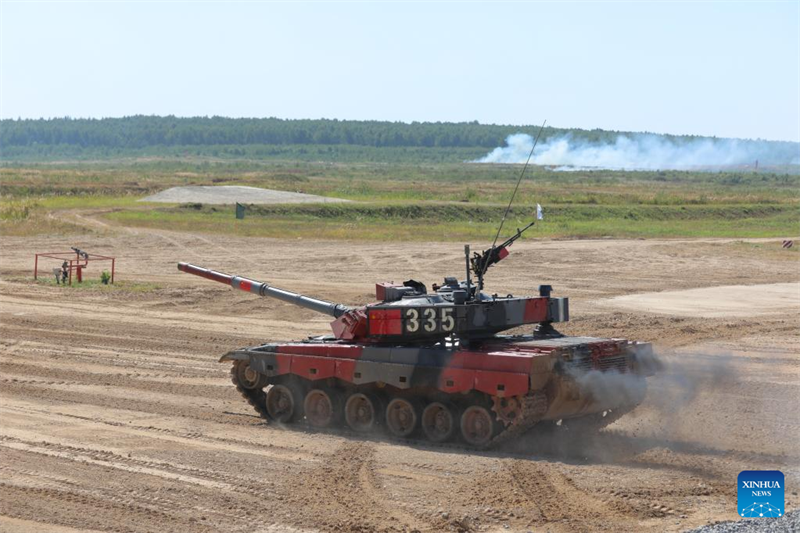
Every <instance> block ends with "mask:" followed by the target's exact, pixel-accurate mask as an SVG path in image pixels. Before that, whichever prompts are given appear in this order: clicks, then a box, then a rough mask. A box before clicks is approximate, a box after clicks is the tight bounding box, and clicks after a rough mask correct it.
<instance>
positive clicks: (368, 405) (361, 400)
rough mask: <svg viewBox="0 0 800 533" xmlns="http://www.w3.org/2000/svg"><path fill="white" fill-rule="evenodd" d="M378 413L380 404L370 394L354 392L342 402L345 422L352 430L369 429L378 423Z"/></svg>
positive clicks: (362, 430) (363, 430)
mask: <svg viewBox="0 0 800 533" xmlns="http://www.w3.org/2000/svg"><path fill="white" fill-rule="evenodd" d="M380 414H381V413H380V404H379V403H378V400H377V399H376V398H375V397H374V396H372V395H368V394H363V393H360V392H356V393H353V394H351V395H350V396H349V397H348V398H347V402H345V404H344V419H345V422H347V425H348V426H350V428H351V429H353V430H354V431H359V432H365V431H371V430H372V429H374V428H375V426H377V425H378V419H379V418H380Z"/></svg>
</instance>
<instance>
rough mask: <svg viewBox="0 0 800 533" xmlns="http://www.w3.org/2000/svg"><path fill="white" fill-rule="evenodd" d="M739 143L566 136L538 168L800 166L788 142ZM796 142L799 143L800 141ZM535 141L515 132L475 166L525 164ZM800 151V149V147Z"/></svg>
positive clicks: (550, 142)
mask: <svg viewBox="0 0 800 533" xmlns="http://www.w3.org/2000/svg"><path fill="white" fill-rule="evenodd" d="M779 144H780V145H781V146H780V147H776V145H775V144H774V143H770V142H767V141H742V140H737V139H708V138H705V139H692V140H688V141H681V142H675V141H673V140H671V139H669V138H665V137H661V136H658V135H650V134H641V135H635V136H629V135H618V136H617V137H616V139H615V140H614V142H608V143H590V142H587V141H582V140H580V139H575V138H574V137H573V136H572V135H569V134H567V135H562V136H559V137H555V138H550V139H547V140H546V141H545V142H541V141H540V143H539V144H538V145H537V146H536V150H535V152H534V154H533V157H532V158H531V163H532V164H534V165H542V166H552V167H556V168H555V170H582V169H608V170H686V169H712V168H719V167H730V166H745V165H747V166H753V165H755V162H756V161H757V160H759V161H760V162H761V163H762V164H793V165H795V164H800V148H798V149H797V151H796V152H795V154H794V156H789V157H787V148H786V147H785V146H782V145H783V144H786V143H779ZM794 144H796V143H794ZM532 146H533V137H531V136H530V135H528V134H525V133H515V134H513V135H509V136H508V137H507V138H506V146H500V147H497V148H495V149H494V150H492V151H491V152H489V153H488V154H487V155H486V156H484V157H482V158H481V159H478V160H476V161H474V162H475V163H525V161H526V160H527V159H528V154H530V151H531V147H532ZM798 147H800V145H798Z"/></svg>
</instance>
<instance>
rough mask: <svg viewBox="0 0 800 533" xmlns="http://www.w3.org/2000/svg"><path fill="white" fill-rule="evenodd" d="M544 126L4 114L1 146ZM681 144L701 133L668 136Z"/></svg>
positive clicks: (423, 135) (409, 135)
mask: <svg viewBox="0 0 800 533" xmlns="http://www.w3.org/2000/svg"><path fill="white" fill-rule="evenodd" d="M537 131H538V126H513V125H495V124H480V123H478V122H477V121H474V122H457V123H456V122H412V123H403V122H383V121H356V120H336V119H320V120H305V119H303V120H289V119H279V118H226V117H185V118H183V117H175V116H165V117H160V116H143V115H137V116H130V117H122V118H103V119H73V118H68V117H67V118H53V119H4V120H0V149H2V148H8V147H36V146H64V145H66V146H75V147H83V148H119V149H142V148H147V147H155V146H214V145H225V146H236V145H242V146H245V145H334V146H335V145H353V146H371V147H421V148H434V147H436V148H476V147H481V148H487V149H488V148H494V147H496V146H501V145H503V144H504V142H505V138H506V137H507V136H508V135H511V134H514V133H528V134H530V135H536V133H537ZM621 133H625V132H616V131H608V130H599V129H595V130H579V129H564V128H550V127H548V128H545V130H544V131H543V132H542V140H543V141H546V140H547V139H548V138H550V137H558V136H561V135H564V134H570V135H572V137H574V138H575V139H576V140H581V141H584V142H589V143H598V144H602V143H606V142H613V141H614V140H615V139H616V137H617V136H618V135H620V134H621ZM664 137H666V138H671V139H673V140H676V141H677V142H681V141H688V140H692V139H695V138H697V137H695V136H669V135H667V136H664Z"/></svg>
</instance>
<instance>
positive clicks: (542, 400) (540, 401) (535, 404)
mask: <svg viewBox="0 0 800 533" xmlns="http://www.w3.org/2000/svg"><path fill="white" fill-rule="evenodd" d="M547 407H548V404H547V396H545V394H544V393H543V392H533V393H530V394H526V395H525V396H523V397H522V409H521V410H520V413H521V415H520V416H519V417H518V418H517V419H516V420H515V421H514V423H513V424H511V425H509V426H508V427H507V428H505V429H504V430H503V431H501V432H500V433H499V434H498V435H496V436H495V437H494V438H493V439H492V440H491V442H489V444H487V445H486V447H487V448H496V447H498V446H500V445H502V444H504V443H506V442H508V441H510V440H512V439H514V438H516V437H520V436H522V435H524V434H525V433H527V432H528V431H529V430H530V429H531V428H533V426H535V425H536V424H538V423H539V421H540V420H541V419H542V417H543V416H544V415H545V413H547Z"/></svg>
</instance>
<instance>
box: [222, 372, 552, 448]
mask: <svg viewBox="0 0 800 533" xmlns="http://www.w3.org/2000/svg"><path fill="white" fill-rule="evenodd" d="M230 373H231V382H232V383H233V384H234V385H235V386H236V390H237V391H239V394H241V395H242V397H243V398H244V399H245V400H246V401H247V403H248V404H250V406H251V407H252V408H253V409H254V410H255V411H256V412H257V413H258V415H259V416H260V417H261V418H263V419H264V420H267V421H269V420H270V416H269V413H267V408H266V399H267V395H266V393H264V391H263V390H262V389H246V388H244V387H243V386H242V384H241V383H240V382H239V379H238V377H237V375H236V366H235V365H234V366H232V367H231V372H230ZM547 407H548V403H547V396H545V394H544V393H542V392H535V393H531V394H528V395H526V396H523V397H522V406H521V409H520V416H519V417H517V419H516V421H515V422H514V423H512V424H510V425H509V426H508V427H506V428H504V429H503V430H501V431H500V432H499V433H498V434H497V435H495V436H494V437H493V438H492V440H491V441H489V442H488V443H487V444H485V445H483V446H480V447H474V448H476V449H480V450H489V449H493V448H497V447H498V446H501V445H502V444H504V443H506V442H508V441H510V440H513V439H514V438H516V437H519V436H522V435H523V434H525V433H526V432H528V431H529V430H530V429H531V428H532V427H533V426H535V425H536V424H537V423H538V422H539V421H540V420H541V419H542V417H543V416H544V414H545V413H546V412H547ZM346 429H347V428H336V430H334V431H341V430H346ZM397 440H398V441H403V440H408V441H415V440H419V439H397ZM424 442H426V443H428V444H431V445H437V443H435V442H430V441H428V440H424ZM439 445H440V446H441V444H439Z"/></svg>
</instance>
